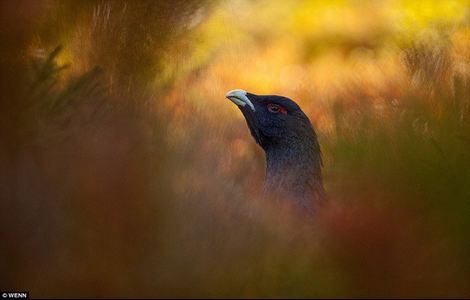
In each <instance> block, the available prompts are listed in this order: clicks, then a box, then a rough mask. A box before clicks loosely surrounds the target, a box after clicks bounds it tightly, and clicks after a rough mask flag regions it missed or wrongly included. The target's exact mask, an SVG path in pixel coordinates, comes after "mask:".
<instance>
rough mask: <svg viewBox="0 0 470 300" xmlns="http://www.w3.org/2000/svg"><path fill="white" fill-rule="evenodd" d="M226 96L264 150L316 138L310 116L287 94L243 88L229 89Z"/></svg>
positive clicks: (290, 145) (290, 146) (293, 144)
mask: <svg viewBox="0 0 470 300" xmlns="http://www.w3.org/2000/svg"><path fill="white" fill-rule="evenodd" d="M226 97H227V98H228V99H230V100H231V101H232V102H233V103H235V104H237V106H238V107H239V109H240V110H241V112H242V113H243V115H244V117H245V119H246V122H247V124H248V127H249V128H250V131H251V134H252V135H253V137H254V138H255V140H256V142H257V143H258V144H259V145H260V146H261V147H262V148H263V149H264V150H265V151H267V150H269V149H270V148H273V147H274V148H277V147H288V148H293V147H295V146H300V144H304V143H308V142H310V141H312V139H315V133H314V131H313V128H312V125H311V123H310V120H309V119H308V117H307V116H306V115H305V114H304V112H303V111H302V110H301V109H300V107H299V106H298V105H297V104H296V103H295V102H294V101H292V100H291V99H289V98H286V97H282V96H276V95H255V94H252V93H248V92H246V91H244V90H232V91H230V92H228V93H227V95H226ZM296 144H299V145H296Z"/></svg>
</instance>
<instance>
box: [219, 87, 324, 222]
mask: <svg viewBox="0 0 470 300" xmlns="http://www.w3.org/2000/svg"><path fill="white" fill-rule="evenodd" d="M225 97H226V98H227V99H229V100H230V101H231V102H233V103H234V104H236V105H237V106H238V108H239V109H240V110H241V112H242V114H243V116H244V118H245V120H246V123H247V125H248V128H249V130H250V132H251V135H252V136H253V138H254V140H255V141H256V143H257V144H258V145H259V146H261V148H262V149H263V150H264V153H265V157H266V175H265V181H264V187H263V198H266V199H275V202H276V203H284V204H287V206H289V207H292V208H294V210H295V211H297V212H299V213H300V214H302V215H308V216H313V215H314V214H315V212H316V211H317V210H318V208H319V207H320V205H321V204H322V203H324V201H325V199H326V193H325V189H324V186H323V181H322V173H321V171H322V170H321V169H322V165H323V163H322V156H321V150H320V145H319V142H318V138H317V134H316V132H315V130H314V128H313V126H312V123H311V122H310V120H309V118H308V117H307V115H306V114H305V113H304V112H303V111H302V109H301V108H300V106H299V105H298V104H297V103H295V102H294V101H293V100H291V99H289V98H287V97H284V96H278V95H256V94H253V93H249V92H246V91H244V90H242V89H235V90H231V91H229V92H228V93H227V94H226V96H225Z"/></svg>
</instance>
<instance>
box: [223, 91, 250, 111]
mask: <svg viewBox="0 0 470 300" xmlns="http://www.w3.org/2000/svg"><path fill="white" fill-rule="evenodd" d="M246 94H247V93H246V91H244V90H240V89H237V90H231V91H230V92H228V93H227V95H225V97H227V99H229V100H230V101H232V102H233V103H235V104H236V105H238V106H243V107H245V105H248V106H249V107H250V108H251V110H252V111H256V110H255V106H254V105H253V103H252V102H251V101H250V99H248V97H247V96H246Z"/></svg>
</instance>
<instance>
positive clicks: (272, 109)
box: [268, 103, 287, 114]
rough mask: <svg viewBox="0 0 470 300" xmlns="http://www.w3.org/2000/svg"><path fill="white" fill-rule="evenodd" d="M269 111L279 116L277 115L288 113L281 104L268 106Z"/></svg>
mask: <svg viewBox="0 0 470 300" xmlns="http://www.w3.org/2000/svg"><path fill="white" fill-rule="evenodd" d="M268 111H269V112H272V113H274V114H277V113H283V114H285V113H287V111H286V109H285V108H284V107H283V106H281V105H279V104H274V103H269V104H268Z"/></svg>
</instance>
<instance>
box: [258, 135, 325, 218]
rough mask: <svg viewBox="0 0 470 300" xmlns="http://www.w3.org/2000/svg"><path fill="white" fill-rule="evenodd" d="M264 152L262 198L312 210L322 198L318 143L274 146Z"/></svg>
mask: <svg viewBox="0 0 470 300" xmlns="http://www.w3.org/2000/svg"><path fill="white" fill-rule="evenodd" d="M265 152H266V182H265V187H264V189H265V195H266V197H269V198H276V199H279V200H281V201H283V200H286V201H291V202H292V201H293V202H292V203H295V204H296V206H298V207H299V208H301V209H308V210H313V209H314V207H315V206H316V205H317V204H318V203H319V202H321V201H322V199H323V197H324V190H323V184H322V177H321V154H320V149H319V147H318V143H316V142H313V143H299V144H297V145H296V144H295V143H292V144H290V145H284V146H282V145H276V146H275V147H269V148H267V149H265Z"/></svg>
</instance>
